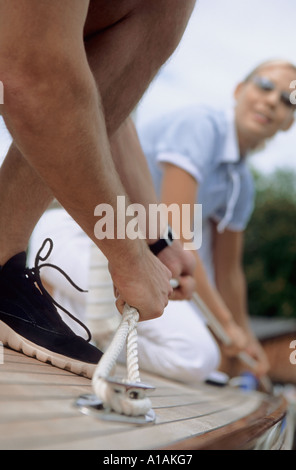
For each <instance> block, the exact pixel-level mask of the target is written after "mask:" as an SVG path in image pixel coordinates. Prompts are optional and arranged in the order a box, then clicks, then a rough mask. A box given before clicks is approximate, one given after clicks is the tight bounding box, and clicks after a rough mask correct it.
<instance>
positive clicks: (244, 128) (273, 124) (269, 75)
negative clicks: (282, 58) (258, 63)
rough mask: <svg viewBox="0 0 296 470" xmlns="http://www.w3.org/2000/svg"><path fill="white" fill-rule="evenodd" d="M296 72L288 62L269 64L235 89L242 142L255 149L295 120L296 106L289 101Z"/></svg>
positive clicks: (239, 134)
mask: <svg viewBox="0 0 296 470" xmlns="http://www.w3.org/2000/svg"><path fill="white" fill-rule="evenodd" d="M295 79H296V71H294V70H293V68H292V67H289V66H288V65H285V64H282V65H266V66H262V67H261V68H259V70H258V72H257V73H256V74H255V75H253V76H252V77H251V78H250V79H249V80H247V81H246V82H243V83H241V84H239V85H238V87H237V88H236V90H235V98H236V100H237V105H236V111H235V112H236V125H237V131H238V137H239V142H241V144H242V146H243V147H244V149H245V150H247V149H248V148H253V147H255V146H257V145H259V144H260V143H262V142H263V141H264V140H265V139H267V138H270V137H272V136H274V135H275V134H276V132H277V131H279V130H286V129H288V128H289V127H290V125H291V124H292V122H293V116H294V110H295V105H292V104H291V102H290V99H289V98H290V94H291V92H292V89H291V88H290V84H291V82H292V81H293V80H295Z"/></svg>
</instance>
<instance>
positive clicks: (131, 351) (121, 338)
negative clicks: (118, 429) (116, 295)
mask: <svg viewBox="0 0 296 470" xmlns="http://www.w3.org/2000/svg"><path fill="white" fill-rule="evenodd" d="M138 320H139V313H138V311H137V310H136V309H135V308H131V307H129V306H128V305H127V304H126V305H125V307H124V311H123V314H122V320H121V323H120V325H119V327H118V329H117V331H116V333H115V335H114V337H113V340H112V341H111V343H110V345H109V347H108V348H107V350H106V351H105V353H104V354H103V356H102V358H101V359H100V362H99V363H98V365H97V368H96V370H95V372H94V375H93V378H92V385H93V389H94V391H95V394H96V395H97V396H98V398H99V399H100V400H102V402H103V404H104V406H105V408H109V409H111V410H114V411H115V412H116V413H122V414H125V415H128V416H139V415H145V414H146V413H147V412H148V411H149V410H150V409H151V401H150V400H149V398H147V397H145V396H143V397H141V398H132V397H130V396H128V394H127V393H118V392H116V390H115V389H114V385H112V384H110V383H109V382H108V381H107V380H106V379H108V377H109V376H110V373H111V371H112V369H113V367H114V366H115V365H116V360H117V358H118V356H119V354H120V352H121V350H122V348H123V346H124V344H125V342H126V348H127V378H126V382H127V383H128V382H130V383H140V373H139V365H138V337H137V323H138ZM123 384H124V382H123Z"/></svg>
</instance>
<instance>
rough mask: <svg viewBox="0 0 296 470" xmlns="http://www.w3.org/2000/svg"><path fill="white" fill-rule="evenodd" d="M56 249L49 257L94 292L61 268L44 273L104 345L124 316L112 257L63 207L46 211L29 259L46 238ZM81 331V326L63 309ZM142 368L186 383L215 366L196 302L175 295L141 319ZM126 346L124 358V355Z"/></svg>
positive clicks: (209, 338) (65, 303) (213, 344)
mask: <svg viewBox="0 0 296 470" xmlns="http://www.w3.org/2000/svg"><path fill="white" fill-rule="evenodd" d="M48 237H49V238H51V239H52V240H53V242H54V249H53V251H52V253H51V255H50V258H49V259H48V260H47V261H46V262H49V263H52V264H55V265H57V266H59V267H60V268H62V269H63V270H64V271H65V272H66V273H67V274H68V275H69V276H70V277H71V278H72V279H73V281H74V282H75V283H76V284H77V285H78V286H79V287H81V288H83V289H89V292H88V293H87V294H86V293H81V292H78V291H76V290H75V289H74V287H73V286H71V284H69V282H68V281H67V280H66V278H64V276H62V275H61V274H60V273H59V272H58V271H57V270H55V269H53V268H50V267H48V268H47V267H44V268H42V270H41V275H42V279H43V281H44V282H45V283H47V284H49V285H50V286H51V287H52V294H53V297H54V298H55V300H56V301H57V302H58V303H59V304H60V305H62V306H63V307H64V308H66V309H67V310H69V311H70V312H71V313H72V314H74V315H76V316H77V317H78V318H79V319H80V320H82V321H83V322H85V323H86V325H87V326H88V327H89V328H90V330H91V332H92V336H93V339H94V341H95V342H96V344H97V346H98V347H99V348H100V349H102V350H105V349H106V347H107V346H108V344H109V343H110V341H111V339H112V336H113V334H114V332H115V330H116V328H117V326H118V324H119V322H120V318H121V317H120V315H119V313H118V311H117V309H116V307H115V299H114V294H113V283H112V279H111V276H110V273H109V271H108V262H107V259H106V258H105V257H104V255H103V254H102V253H101V252H100V250H99V249H98V248H97V247H96V246H95V245H94V243H93V242H92V241H91V240H90V239H89V238H88V237H87V236H86V235H85V233H84V232H83V231H82V230H81V229H80V227H79V226H78V225H77V224H76V223H75V222H74V221H73V219H72V218H71V217H70V216H69V215H68V214H67V212H66V211H64V210H63V209H52V210H49V211H47V212H46V213H45V214H44V215H43V216H42V218H41V219H40V221H39V223H38V225H37V226H36V228H35V230H34V233H33V235H32V237H31V242H30V249H29V258H28V261H29V264H30V266H31V265H32V264H33V263H34V259H35V255H36V253H37V251H38V250H39V248H40V246H41V244H42V242H43V240H44V239H45V238H48ZM60 313H61V315H62V317H63V319H64V321H66V322H67V323H68V324H69V326H70V327H71V328H72V329H73V330H74V331H75V332H76V333H77V334H80V335H81V334H82V333H83V331H82V330H81V327H80V326H79V325H78V326H77V324H76V323H75V322H73V320H71V319H70V320H69V317H68V316H67V315H65V314H64V313H63V312H62V311H60ZM138 352H139V365H140V368H142V369H145V370H147V371H150V372H153V373H157V374H159V375H162V376H164V377H167V378H171V379H174V380H179V381H182V382H185V383H190V384H194V383H198V382H200V381H202V380H204V379H205V378H206V377H207V376H208V375H209V374H210V373H211V372H212V371H214V370H215V369H216V368H217V367H218V365H219V362H220V352H219V348H218V346H217V344H216V342H215V341H214V339H213V336H212V335H211V334H210V332H209V330H208V328H207V326H206V324H205V321H204V319H203V317H202V315H201V314H200V312H198V310H197V308H196V306H194V305H193V304H192V303H191V302H188V301H170V302H169V304H168V306H167V307H166V309H165V311H164V313H163V315H162V316H161V317H160V318H157V319H155V320H149V321H145V322H140V323H139V324H138ZM124 356H125V353H124V351H123V352H122V355H121V357H120V360H121V361H124V360H125V357H124Z"/></svg>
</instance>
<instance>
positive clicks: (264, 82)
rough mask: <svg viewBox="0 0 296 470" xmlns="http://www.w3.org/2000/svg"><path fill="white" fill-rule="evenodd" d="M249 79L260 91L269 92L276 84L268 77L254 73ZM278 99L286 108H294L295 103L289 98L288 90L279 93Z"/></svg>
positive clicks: (295, 107) (295, 106)
mask: <svg viewBox="0 0 296 470" xmlns="http://www.w3.org/2000/svg"><path fill="white" fill-rule="evenodd" d="M251 80H252V82H253V83H254V84H255V85H256V86H257V87H258V88H259V89H260V90H262V91H266V92H269V91H273V90H276V85H275V84H274V83H273V82H272V81H271V80H269V78H266V77H260V76H259V75H255V76H254V77H252V79H251ZM280 100H281V102H282V103H283V104H284V105H285V106H286V107H287V108H291V109H296V105H295V104H293V103H292V102H291V100H290V93H289V92H288V91H282V92H281V93H280Z"/></svg>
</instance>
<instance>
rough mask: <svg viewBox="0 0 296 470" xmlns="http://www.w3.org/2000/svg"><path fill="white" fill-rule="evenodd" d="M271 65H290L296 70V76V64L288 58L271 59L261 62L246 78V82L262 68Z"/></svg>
mask: <svg viewBox="0 0 296 470" xmlns="http://www.w3.org/2000/svg"><path fill="white" fill-rule="evenodd" d="M269 66H279V67H289V68H291V69H292V70H293V71H294V72H295V77H296V65H295V64H293V63H292V62H289V61H288V60H283V59H271V60H267V61H266V62H262V63H261V64H259V65H257V67H255V68H254V69H253V70H252V71H251V72H250V73H249V74H248V75H247V76H246V77H245V79H244V82H247V81H248V80H250V79H251V78H252V77H254V75H256V74H257V73H258V72H259V71H260V70H261V69H264V68H266V67H269Z"/></svg>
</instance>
